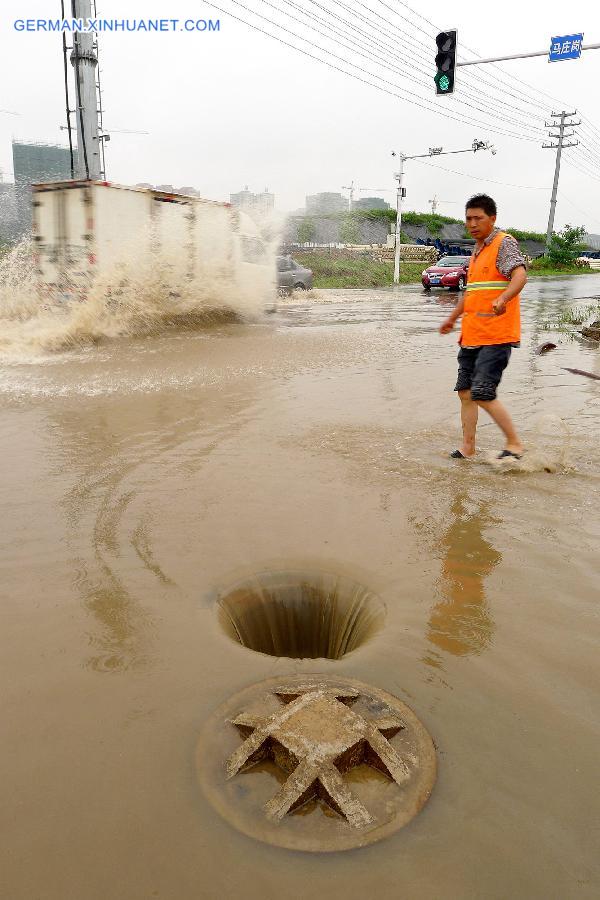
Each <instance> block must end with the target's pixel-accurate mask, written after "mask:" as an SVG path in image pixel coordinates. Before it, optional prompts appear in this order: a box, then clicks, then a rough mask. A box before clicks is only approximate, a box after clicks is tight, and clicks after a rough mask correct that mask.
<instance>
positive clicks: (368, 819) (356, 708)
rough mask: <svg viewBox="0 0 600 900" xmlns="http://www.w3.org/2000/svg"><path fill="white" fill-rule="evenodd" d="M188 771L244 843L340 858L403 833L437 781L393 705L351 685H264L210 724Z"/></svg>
mask: <svg viewBox="0 0 600 900" xmlns="http://www.w3.org/2000/svg"><path fill="white" fill-rule="evenodd" d="M196 767H197V772H198V777H199V780H200V784H201V785H202V788H203V790H204V792H205V793H206V795H207V796H208V798H209V800H210V801H211V803H212V804H213V806H214V807H215V808H216V809H217V810H218V811H219V813H220V814H221V815H222V816H223V817H224V818H225V819H226V820H227V821H228V822H230V823H231V824H232V825H234V826H235V827H236V828H238V829H239V830H240V831H243V832H244V833H245V834H248V835H250V836H251V837H255V838H257V839H259V840H262V841H266V842H268V843H270V844H276V845H278V846H281V847H287V848H290V849H293V850H312V851H332V850H347V849H350V848H351V847H362V846H364V845H365V844H370V843H373V842H374V841H378V840H380V839H381V838H383V837H386V836H387V835H389V834H391V833H392V832H394V831H396V830H397V829H398V828H401V827H402V826H403V825H406V823H407V822H409V821H410V820H411V819H412V818H413V816H415V815H416V814H417V813H418V812H419V810H420V809H421V808H422V806H423V805H424V804H425V803H426V802H427V800H428V798H429V795H430V794H431V791H432V788H433V784H434V782H435V776H436V756H435V749H434V746H433V741H432V740H431V737H430V736H429V734H428V732H427V731H426V729H425V727H424V726H423V725H422V724H421V722H420V721H419V719H418V718H417V717H416V716H415V714H414V712H413V711H412V710H411V709H410V708H409V707H408V706H406V705H405V704H404V703H402V702H401V701H400V700H399V699H398V698H397V697H394V696H393V695H392V694H388V693H386V691H382V690H380V689H379V688H375V687H371V686H370V685H367V684H363V683H362V682H360V681H355V680H354V679H350V678H328V677H325V676H321V675H310V676H302V675H297V676H291V677H288V678H270V679H268V680H267V681H262V682H260V683H259V684H255V685H252V686H251V687H249V688H246V689H245V690H243V691H241V692H240V693H239V694H236V695H235V696H234V697H232V698H231V699H230V700H228V701H227V702H226V703H224V704H223V705H222V706H221V707H220V708H219V709H218V710H217V711H216V712H215V713H214V714H213V715H212V716H211V718H210V719H209V721H208V722H207V724H206V726H205V728H204V730H203V733H202V735H201V737H200V740H199V742H198V748H197V753H196Z"/></svg>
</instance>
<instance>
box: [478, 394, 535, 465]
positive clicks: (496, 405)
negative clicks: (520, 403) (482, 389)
mask: <svg viewBox="0 0 600 900" xmlns="http://www.w3.org/2000/svg"><path fill="white" fill-rule="evenodd" d="M476 403H477V405H478V406H481V408H482V409H485V411H486V413H488V415H490V416H491V417H492V419H493V420H494V422H495V423H496V425H497V426H498V428H500V430H501V431H502V432H503V433H504V437H505V438H506V447H505V449H506V450H510V452H511V453H522V452H523V444H522V443H521V441H520V440H519V436H518V435H517V432H516V431H515V426H514V425H513V422H512V419H511V417H510V416H509V414H508V410H506V409H505V408H504V406H503V405H502V404H501V403H500V401H499V400H477V401H476Z"/></svg>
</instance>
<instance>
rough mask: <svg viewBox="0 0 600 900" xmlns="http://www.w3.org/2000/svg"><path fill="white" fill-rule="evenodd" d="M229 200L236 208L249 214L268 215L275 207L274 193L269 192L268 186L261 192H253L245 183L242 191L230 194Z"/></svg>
mask: <svg viewBox="0 0 600 900" xmlns="http://www.w3.org/2000/svg"><path fill="white" fill-rule="evenodd" d="M229 200H230V203H231V205H232V206H235V208H236V209H241V210H242V211H243V212H247V213H249V214H250V215H253V214H254V215H258V216H264V215H268V213H270V212H272V210H273V209H274V208H275V194H271V193H270V192H269V190H268V188H265V189H264V191H262V192H261V193H258V194H255V193H253V191H249V190H248V185H246V186H245V187H244V190H243V191H238V192H237V194H230V195H229Z"/></svg>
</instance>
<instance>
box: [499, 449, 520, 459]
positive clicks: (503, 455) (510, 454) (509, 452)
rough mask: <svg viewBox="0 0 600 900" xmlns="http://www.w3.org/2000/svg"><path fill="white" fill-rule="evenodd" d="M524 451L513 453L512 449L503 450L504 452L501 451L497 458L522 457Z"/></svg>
mask: <svg viewBox="0 0 600 900" xmlns="http://www.w3.org/2000/svg"><path fill="white" fill-rule="evenodd" d="M522 455H523V454H522V453H513V452H512V450H503V451H502V453H499V454H498V456H497V457H496V458H497V459H508V458H509V457H512V459H521V457H522Z"/></svg>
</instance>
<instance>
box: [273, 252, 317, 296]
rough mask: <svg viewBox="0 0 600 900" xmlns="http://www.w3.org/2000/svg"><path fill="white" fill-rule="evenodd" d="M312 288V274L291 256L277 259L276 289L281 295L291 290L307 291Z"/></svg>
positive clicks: (289, 292)
mask: <svg viewBox="0 0 600 900" xmlns="http://www.w3.org/2000/svg"><path fill="white" fill-rule="evenodd" d="M312 286H313V273H312V271H311V269H306V268H305V267H304V266H301V265H300V263H298V262H296V260H295V259H292V257H291V256H278V257H277V288H278V289H279V291H281V293H282V294H291V293H292V291H293V290H297V291H309V290H310V289H311V288H312Z"/></svg>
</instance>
